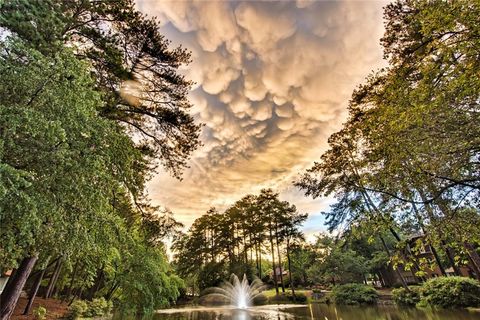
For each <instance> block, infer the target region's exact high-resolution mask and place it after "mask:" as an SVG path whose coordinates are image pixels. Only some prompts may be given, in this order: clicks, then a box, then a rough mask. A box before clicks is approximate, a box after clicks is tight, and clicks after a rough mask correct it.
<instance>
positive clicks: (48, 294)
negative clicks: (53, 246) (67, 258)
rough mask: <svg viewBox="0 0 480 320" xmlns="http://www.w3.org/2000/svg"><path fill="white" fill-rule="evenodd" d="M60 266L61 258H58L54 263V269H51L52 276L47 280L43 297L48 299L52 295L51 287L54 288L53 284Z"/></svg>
mask: <svg viewBox="0 0 480 320" xmlns="http://www.w3.org/2000/svg"><path fill="white" fill-rule="evenodd" d="M61 267H62V260H61V258H60V259H58V260H57V263H55V269H54V270H53V274H52V277H51V278H50V281H49V282H48V287H47V292H46V293H45V299H48V298H50V297H51V296H52V293H53V289H54V288H55V284H56V283H57V279H58V276H59V274H60V268H61Z"/></svg>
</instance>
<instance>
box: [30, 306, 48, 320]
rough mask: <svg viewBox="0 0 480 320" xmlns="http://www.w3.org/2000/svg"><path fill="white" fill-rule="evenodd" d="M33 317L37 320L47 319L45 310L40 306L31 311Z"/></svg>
mask: <svg viewBox="0 0 480 320" xmlns="http://www.w3.org/2000/svg"><path fill="white" fill-rule="evenodd" d="M33 316H34V317H35V319H37V320H44V319H45V318H46V317H47V309H45V308H44V307H42V306H39V307H38V308H36V309H35V310H33Z"/></svg>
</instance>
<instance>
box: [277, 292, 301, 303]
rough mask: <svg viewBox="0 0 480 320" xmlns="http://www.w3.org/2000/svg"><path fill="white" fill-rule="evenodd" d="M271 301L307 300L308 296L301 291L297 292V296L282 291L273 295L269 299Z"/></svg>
mask: <svg viewBox="0 0 480 320" xmlns="http://www.w3.org/2000/svg"><path fill="white" fill-rule="evenodd" d="M268 302H269V303H291V302H297V303H298V302H300V303H304V302H307V296H306V295H305V294H303V293H301V292H299V293H295V297H294V296H293V295H292V294H291V293H290V292H288V293H280V294H279V295H278V296H277V295H275V296H272V297H270V298H269V299H268Z"/></svg>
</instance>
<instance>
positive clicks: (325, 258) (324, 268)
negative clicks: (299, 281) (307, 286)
mask: <svg viewBox="0 0 480 320" xmlns="http://www.w3.org/2000/svg"><path fill="white" fill-rule="evenodd" d="M313 248H314V250H315V252H316V253H315V256H314V257H315V260H314V263H312V264H311V266H310V267H309V268H308V270H307V275H308V277H309V279H311V280H312V281H314V282H315V283H317V284H319V283H321V284H325V283H332V284H333V285H335V284H340V283H350V282H362V281H363V280H364V277H365V275H366V274H367V273H368V265H367V261H366V259H365V258H364V257H363V256H361V255H359V254H357V253H356V252H355V251H354V250H352V249H349V248H347V247H346V246H345V243H343V242H342V241H337V240H335V238H333V237H330V236H328V235H319V236H317V240H316V243H315V245H314V246H313Z"/></svg>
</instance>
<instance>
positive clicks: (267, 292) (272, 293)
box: [262, 288, 311, 298]
mask: <svg viewBox="0 0 480 320" xmlns="http://www.w3.org/2000/svg"><path fill="white" fill-rule="evenodd" d="M262 293H263V294H264V295H265V296H266V297H267V298H271V297H274V296H275V295H276V293H275V288H273V289H270V290H265V291H262ZM279 293H280V294H281V293H282V289H279ZM285 293H292V290H290V288H285ZM295 293H303V294H304V295H306V296H307V297H310V296H311V290H302V289H295Z"/></svg>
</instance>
